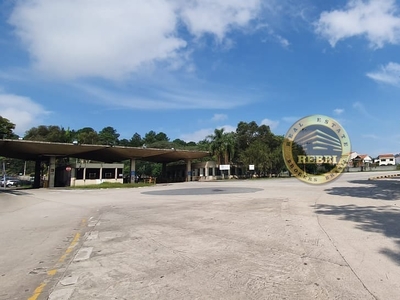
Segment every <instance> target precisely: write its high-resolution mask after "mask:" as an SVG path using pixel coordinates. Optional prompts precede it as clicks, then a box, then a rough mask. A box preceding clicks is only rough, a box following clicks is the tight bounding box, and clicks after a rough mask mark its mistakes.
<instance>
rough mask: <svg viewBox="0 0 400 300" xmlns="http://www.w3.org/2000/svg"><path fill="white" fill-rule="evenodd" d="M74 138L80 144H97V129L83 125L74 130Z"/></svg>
mask: <svg viewBox="0 0 400 300" xmlns="http://www.w3.org/2000/svg"><path fill="white" fill-rule="evenodd" d="M75 137H76V140H77V141H78V142H79V143H80V144H90V145H93V144H98V142H99V136H98V134H97V131H96V130H94V129H93V128H92V127H84V128H81V129H79V130H77V131H76V134H75Z"/></svg>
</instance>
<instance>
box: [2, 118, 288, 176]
mask: <svg viewBox="0 0 400 300" xmlns="http://www.w3.org/2000/svg"><path fill="white" fill-rule="evenodd" d="M14 130H15V124H14V123H12V122H11V121H10V120H8V119H6V118H4V117H1V116H0V138H3V139H18V138H20V139H21V138H22V139H24V140H32V141H46V142H59V143H75V142H76V143H79V144H100V145H113V146H126V147H148V148H160V149H171V148H175V149H180V150H200V151H209V153H210V156H208V157H205V158H204V159H202V160H211V159H213V160H215V161H216V162H217V163H218V164H234V165H237V166H242V167H243V168H244V169H247V168H248V166H249V165H254V167H255V170H254V172H256V173H257V174H258V175H259V176H270V175H271V174H279V173H280V172H282V171H283V170H284V169H285V164H284V161H283V158H282V147H281V145H282V142H283V136H280V135H275V134H273V133H272V132H271V130H270V128H269V126H267V125H258V124H257V123H256V122H254V121H252V122H249V123H248V122H243V121H241V122H239V123H238V125H237V128H236V131H235V132H226V131H225V130H224V129H223V128H221V129H218V128H217V129H215V130H214V132H213V133H212V134H211V135H209V136H207V137H205V138H204V139H203V140H201V141H199V142H193V141H190V142H185V141H183V140H181V139H174V140H172V141H171V140H170V138H169V137H168V136H167V134H166V133H164V132H155V131H153V130H150V131H149V132H147V133H146V134H145V135H144V136H141V135H140V134H139V133H137V132H135V133H134V134H133V135H132V137H131V138H129V139H126V138H122V139H120V134H119V133H118V131H117V130H116V129H115V128H113V127H111V126H107V127H104V128H103V129H102V130H100V131H98V132H97V131H96V130H95V129H93V128H91V127H84V128H81V129H77V130H76V129H70V128H64V127H61V126H57V125H40V126H37V127H32V128H31V129H29V130H27V131H26V132H25V134H24V135H23V136H21V137H19V136H18V135H16V134H15V133H14ZM3 159H4V158H3ZM7 162H8V170H9V172H12V173H13V174H14V175H16V174H19V173H22V170H21V168H22V167H24V168H26V164H25V163H24V162H21V161H18V160H16V159H13V160H12V159H7ZM126 165H127V167H126V170H125V172H127V173H128V172H129V167H128V165H129V164H128V163H126ZM32 168H33V164H32V163H30V164H29V165H28V170H26V172H25V173H27V174H28V173H30V172H32V171H33V170H32ZM136 168H137V169H136V171H137V173H139V174H143V175H147V176H155V177H157V176H160V173H161V166H160V165H159V164H156V163H151V162H144V161H142V162H138V163H137V164H136Z"/></svg>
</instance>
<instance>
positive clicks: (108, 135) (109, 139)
mask: <svg viewBox="0 0 400 300" xmlns="http://www.w3.org/2000/svg"><path fill="white" fill-rule="evenodd" d="M118 138H119V133H117V130H116V129H114V128H113V127H111V126H108V127H104V128H103V129H102V130H100V132H99V142H100V144H102V145H112V146H113V145H118Z"/></svg>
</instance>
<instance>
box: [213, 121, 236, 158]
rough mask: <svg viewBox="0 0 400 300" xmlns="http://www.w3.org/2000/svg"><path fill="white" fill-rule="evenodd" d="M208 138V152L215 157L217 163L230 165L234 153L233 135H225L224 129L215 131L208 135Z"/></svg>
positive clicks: (230, 133)
mask: <svg viewBox="0 0 400 300" xmlns="http://www.w3.org/2000/svg"><path fill="white" fill-rule="evenodd" d="M208 138H209V139H210V152H211V154H212V155H213V156H215V157H216V159H217V163H218V164H221V162H223V163H224V164H228V163H230V162H231V161H232V158H233V155H234V153H235V135H234V133H232V132H229V133H227V132H225V129H224V128H221V129H215V130H214V134H212V135H209V136H208Z"/></svg>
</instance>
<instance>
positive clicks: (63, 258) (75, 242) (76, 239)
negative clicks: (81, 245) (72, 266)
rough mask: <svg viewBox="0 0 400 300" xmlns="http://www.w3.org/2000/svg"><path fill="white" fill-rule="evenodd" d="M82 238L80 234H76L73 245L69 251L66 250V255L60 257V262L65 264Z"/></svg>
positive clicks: (69, 247)
mask: <svg viewBox="0 0 400 300" xmlns="http://www.w3.org/2000/svg"><path fill="white" fill-rule="evenodd" d="M80 237H81V234H80V233H79V232H78V233H77V234H75V237H74V239H73V240H72V242H71V244H69V246H68V248H67V250H65V253H64V254H63V255H62V256H61V257H60V259H59V260H58V262H63V261H64V260H65V259H66V258H67V256H68V254H69V253H71V252H72V250H73V249H74V247H75V245H76V244H77V243H78V241H79V238H80Z"/></svg>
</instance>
